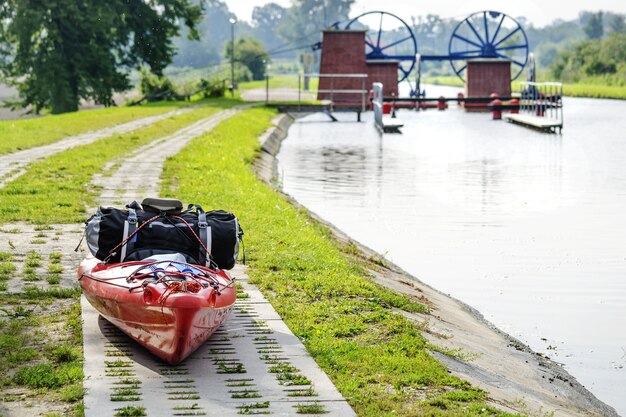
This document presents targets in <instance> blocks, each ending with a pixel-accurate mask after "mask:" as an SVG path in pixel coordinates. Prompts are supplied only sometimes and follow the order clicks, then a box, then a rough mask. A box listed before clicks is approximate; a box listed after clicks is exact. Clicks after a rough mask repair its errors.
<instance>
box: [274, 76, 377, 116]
mask: <svg viewBox="0 0 626 417" xmlns="http://www.w3.org/2000/svg"><path fill="white" fill-rule="evenodd" d="M272 77H297V78H298V88H297V104H298V105H301V103H302V96H303V95H306V94H315V95H316V97H317V96H318V95H319V94H320V93H321V94H324V95H328V102H329V105H330V110H331V111H332V110H333V106H334V105H336V104H341V101H337V100H336V99H337V97H338V96H341V95H344V96H345V95H348V94H351V95H357V96H359V102H358V104H359V105H360V107H361V111H363V112H364V111H365V110H366V109H367V101H368V94H369V90H368V89H367V88H366V84H367V77H368V75H367V74H313V73H306V74H276V75H269V74H268V75H266V77H265V103H266V104H268V103H269V102H270V95H271V94H270V93H271V89H270V79H271V78H272ZM312 78H318V79H321V78H329V79H330V86H329V88H324V89H319V85H318V89H317V90H309V88H308V86H309V80H310V79H312ZM346 78H348V79H350V78H353V79H359V80H360V81H361V88H358V89H351V88H348V89H346V88H336V87H335V80H337V79H346ZM292 91H293V90H292Z"/></svg>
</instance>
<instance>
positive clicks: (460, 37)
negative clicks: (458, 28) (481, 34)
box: [452, 33, 483, 49]
mask: <svg viewBox="0 0 626 417" xmlns="http://www.w3.org/2000/svg"><path fill="white" fill-rule="evenodd" d="M452 37H453V38H457V39H460V40H462V41H463V42H465V43H469V44H470V45H473V46H475V47H477V48H481V49H482V47H483V46H482V45H479V44H477V43H476V42H473V41H471V40H469V39H467V38H466V37H464V36H461V35H458V34H456V33H455V34H454V35H452Z"/></svg>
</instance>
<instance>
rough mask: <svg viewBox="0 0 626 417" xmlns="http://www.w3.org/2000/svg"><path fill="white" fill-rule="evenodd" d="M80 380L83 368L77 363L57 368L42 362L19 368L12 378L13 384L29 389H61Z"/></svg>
mask: <svg viewBox="0 0 626 417" xmlns="http://www.w3.org/2000/svg"><path fill="white" fill-rule="evenodd" d="M82 378H83V367H82V364H81V363H80V362H78V361H76V362H71V363H66V364H63V365H61V366H59V367H54V366H53V365H51V364H49V363H45V362H44V363H38V364H37V365H32V366H23V367H21V368H19V369H18V370H17V372H16V373H15V375H14V376H13V382H15V383H16V384H18V385H26V386H29V387H31V388H61V387H63V386H65V385H68V384H71V383H73V382H76V381H80V380H82Z"/></svg>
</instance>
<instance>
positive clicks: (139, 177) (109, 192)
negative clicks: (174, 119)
mask: <svg viewBox="0 0 626 417" xmlns="http://www.w3.org/2000/svg"><path fill="white" fill-rule="evenodd" d="M240 110H241V108H233V109H229V110H223V111H220V112H218V113H216V114H213V115H211V116H209V117H205V118H204V119H202V120H200V121H198V122H196V123H194V124H192V125H189V126H187V127H185V128H183V129H181V130H179V131H178V132H176V133H174V134H173V135H170V136H167V137H164V138H161V139H158V140H156V141H154V142H151V143H149V144H147V145H146V146H142V147H141V148H138V149H136V150H134V151H133V152H131V153H129V154H128V155H126V156H125V157H124V159H123V160H122V161H120V160H115V161H111V162H109V163H108V164H107V166H105V168H104V171H105V172H107V171H108V170H109V169H110V168H111V167H113V166H116V165H117V166H118V167H117V169H116V170H115V172H114V173H113V174H112V175H110V176H103V175H102V174H97V175H95V176H94V179H93V181H92V183H93V184H94V185H97V186H99V187H102V190H103V191H102V193H101V195H100V199H99V204H100V205H101V206H118V207H123V205H124V204H127V203H130V202H132V201H133V200H137V202H141V200H143V198H144V197H155V196H158V194H159V183H160V176H161V171H163V164H164V163H165V161H166V160H167V158H168V157H171V156H173V155H176V154H177V153H178V152H180V150H181V149H183V148H184V147H185V145H187V144H188V143H189V142H190V141H191V140H192V139H193V138H195V137H198V136H200V135H202V134H204V133H206V132H208V131H210V130H211V129H213V128H214V127H215V126H216V125H217V124H218V123H219V122H221V121H222V120H225V119H227V118H229V117H231V116H233V115H235V114H236V113H238V112H239V111H240Z"/></svg>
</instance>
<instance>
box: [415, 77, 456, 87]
mask: <svg viewBox="0 0 626 417" xmlns="http://www.w3.org/2000/svg"><path fill="white" fill-rule="evenodd" d="M421 83H422V84H434V85H448V86H452V87H463V86H465V83H464V82H463V81H462V80H461V79H460V78H459V77H457V76H456V75H448V76H438V77H422V80H421Z"/></svg>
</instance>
